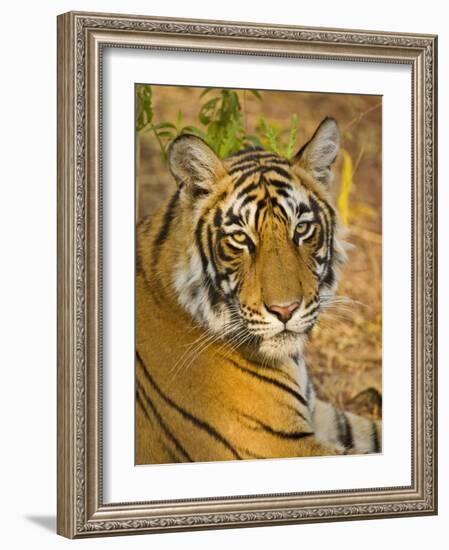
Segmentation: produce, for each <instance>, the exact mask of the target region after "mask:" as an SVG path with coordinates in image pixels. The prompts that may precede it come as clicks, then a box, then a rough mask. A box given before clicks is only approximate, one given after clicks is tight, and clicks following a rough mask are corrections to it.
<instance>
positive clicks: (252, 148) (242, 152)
mask: <svg viewBox="0 0 449 550" xmlns="http://www.w3.org/2000/svg"><path fill="white" fill-rule="evenodd" d="M256 151H265V149H264V148H263V147H260V145H249V146H248V147H245V148H244V149H240V151H236V152H235V153H232V155H229V156H228V157H227V158H228V159H233V158H236V157H239V156H241V155H245V154H247V153H252V152H256ZM237 162H240V161H237Z"/></svg>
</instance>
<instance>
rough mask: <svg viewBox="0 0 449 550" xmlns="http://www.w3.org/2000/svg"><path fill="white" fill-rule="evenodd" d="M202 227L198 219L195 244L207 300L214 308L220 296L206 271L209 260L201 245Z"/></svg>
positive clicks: (201, 222) (201, 221)
mask: <svg viewBox="0 0 449 550" xmlns="http://www.w3.org/2000/svg"><path fill="white" fill-rule="evenodd" d="M203 225H204V220H203V219H200V220H199V221H198V224H197V226H196V228H195V242H196V247H197V249H198V251H199V253H200V258H201V263H202V266H203V273H204V277H205V279H206V286H207V293H208V295H209V300H210V302H211V305H212V306H215V305H217V304H218V303H219V302H220V301H221V297H220V294H219V293H218V292H217V290H216V288H215V285H214V282H213V280H212V279H211V277H210V275H209V273H208V271H207V266H208V263H209V260H208V258H207V256H206V253H205V251H204V247H203V243H202V228H203Z"/></svg>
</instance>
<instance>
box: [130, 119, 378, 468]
mask: <svg viewBox="0 0 449 550" xmlns="http://www.w3.org/2000/svg"><path fill="white" fill-rule="evenodd" d="M338 143H339V134H338V128H337V125H336V123H335V121H333V120H332V119H325V120H324V121H323V123H322V124H321V125H320V127H319V128H318V129H317V131H316V132H315V134H314V136H313V137H312V139H311V141H310V142H309V143H308V144H306V145H305V146H304V147H303V148H302V149H301V150H300V152H299V153H298V155H297V157H296V158H295V159H294V160H293V161H292V162H291V163H290V162H288V161H287V160H285V159H282V158H280V157H279V156H277V155H275V154H273V153H270V152H268V151H265V150H263V149H254V148H252V149H247V150H243V151H240V152H239V153H237V154H236V155H233V156H232V157H229V158H228V159H227V160H225V161H220V160H219V159H218V158H217V157H216V156H215V154H214V153H213V152H212V151H211V150H210V149H209V148H208V146H207V145H206V144H205V143H204V142H202V141H201V140H200V139H199V138H197V137H195V136H181V137H179V138H177V140H175V142H174V143H173V144H172V146H171V148H170V151H169V164H170V169H171V171H172V173H173V175H174V177H175V179H176V180H177V181H178V185H179V187H178V189H177V190H176V191H175V192H174V193H173V195H172V196H171V197H170V199H169V200H168V202H167V203H166V204H165V205H164V206H163V207H162V208H161V209H160V210H159V212H158V213H157V214H156V215H155V216H154V217H153V218H150V219H147V220H144V221H143V222H142V223H141V224H140V225H139V227H138V233H137V276H136V347H137V358H136V462H137V463H138V464H148V463H170V462H192V461H211V460H236V459H253V458H278V457H279V458H280V457H294V456H316V455H332V454H343V453H370V452H379V451H380V449H381V432H380V425H378V424H377V423H373V422H372V421H371V420H368V419H365V418H362V417H359V416H356V415H353V414H350V413H346V412H344V411H341V410H338V409H336V408H335V407H333V406H332V405H330V404H328V403H324V402H323V401H320V400H319V399H318V398H317V397H316V395H315V391H314V389H313V384H312V381H311V380H310V378H309V376H308V373H307V368H306V366H305V363H304V359H303V355H302V354H303V348H304V344H305V343H306V341H307V338H308V334H309V333H310V330H311V329H312V328H313V326H314V324H315V323H316V320H317V318H318V316H319V314H320V312H321V311H322V310H323V309H325V308H326V305H328V304H329V303H330V301H331V300H332V296H333V295H334V293H335V290H336V285H337V281H338V273H339V269H340V266H341V265H342V263H343V262H344V260H345V252H344V250H345V246H344V242H343V240H342V238H341V230H340V228H339V224H338V216H337V213H336V211H335V209H334V207H333V205H332V201H331V200H330V198H329V191H328V187H329V183H330V178H331V173H330V165H331V164H332V162H333V161H334V159H335V156H336V154H337V151H338ZM289 304H294V311H293V309H292V311H293V313H292V314H291V316H290V318H288V319H287V318H286V317H285V318H284V317H282V316H280V314H279V313H278V310H279V308H281V310H282V311H284V309H285V307H287V306H289ZM292 307H293V306H292Z"/></svg>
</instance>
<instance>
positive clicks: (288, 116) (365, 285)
mask: <svg viewBox="0 0 449 550" xmlns="http://www.w3.org/2000/svg"><path fill="white" fill-rule="evenodd" d="M326 116H332V117H334V118H335V119H336V120H337V122H338V124H339V127H340V130H341V134H342V150H341V153H340V154H339V156H338V157H337V160H336V162H335V165H334V169H333V171H334V174H335V182H334V188H333V194H334V196H335V202H336V205H337V208H338V210H339V213H340V216H341V219H342V221H343V223H344V225H345V227H346V230H347V240H348V242H350V243H351V245H352V247H351V249H350V250H349V253H348V261H347V263H346V265H345V267H344V268H343V270H342V273H341V277H340V284H339V288H338V292H337V294H338V295H339V296H342V297H345V299H344V300H343V301H342V303H341V304H340V305H339V306H338V307H337V308H336V309H332V311H329V313H326V314H324V315H323V316H322V317H321V318H320V320H319V322H318V324H317V325H316V327H315V328H314V329H313V331H312V333H311V339H310V343H309V345H308V347H307V350H306V360H307V364H308V367H309V370H310V372H311V374H312V377H313V380H314V382H315V387H316V390H317V393H318V395H319V396H320V397H321V398H323V399H325V400H328V401H331V402H333V403H335V404H336V405H338V406H340V407H343V408H345V409H348V410H352V411H353V412H356V413H359V414H364V415H368V416H371V417H373V418H380V416H381V406H380V402H379V399H378V395H377V393H376V391H377V392H379V393H381V391H382V139H381V137H382V98H381V97H380V96H369V95H349V94H321V93H304V92H284V91H282V92H272V91H262V90H258V91H251V90H232V91H230V90H220V89H217V90H213V89H212V90H211V89H204V88H192V87H172V86H149V85H137V86H136V130H137V131H136V218H137V221H139V220H140V219H142V218H143V217H145V216H148V215H151V214H152V213H153V212H154V211H155V209H157V208H158V207H159V205H160V204H161V202H162V201H163V200H164V199H165V198H166V197H167V196H168V195H170V194H171V193H172V191H173V190H174V189H175V183H174V180H173V178H172V177H171V175H170V173H169V171H168V168H167V165H166V158H165V157H166V149H167V146H168V144H169V143H170V141H171V139H173V138H174V137H175V136H176V135H177V134H178V133H180V132H183V131H189V132H195V133H197V134H199V135H201V136H202V137H203V138H205V139H206V141H208V142H209V144H210V145H211V146H212V147H213V148H214V149H215V150H216V151H217V153H218V154H220V156H222V157H224V156H227V154H229V153H232V152H234V151H235V150H238V149H239V148H240V146H245V145H248V144H251V143H253V144H258V143H260V144H261V145H263V146H264V147H266V148H269V149H271V150H275V151H277V152H279V153H280V154H282V155H283V156H286V157H289V156H292V155H294V154H295V153H296V152H297V150H298V149H299V148H300V147H301V146H302V145H303V144H304V143H305V142H306V141H308V140H309V139H310V137H311V136H312V134H313V132H314V131H315V129H316V127H317V126H318V124H319V123H320V122H321V120H322V119H323V118H325V117H326ZM214 125H215V126H214ZM223 127H225V130H226V132H225V135H224V134H223V132H222V130H223ZM220 132H221V134H220ZM373 389H374V390H376V391H372V390H373Z"/></svg>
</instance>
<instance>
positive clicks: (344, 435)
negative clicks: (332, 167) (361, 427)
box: [334, 407, 354, 450]
mask: <svg viewBox="0 0 449 550" xmlns="http://www.w3.org/2000/svg"><path fill="white" fill-rule="evenodd" d="M334 411H335V419H336V421H337V437H338V440H339V442H340V443H341V444H342V445H343V447H344V448H345V449H346V450H348V449H352V447H353V446H354V439H353V436H352V428H351V424H350V423H349V420H348V417H347V416H346V414H345V413H344V412H343V411H340V410H339V409H337V408H335V407H334Z"/></svg>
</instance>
